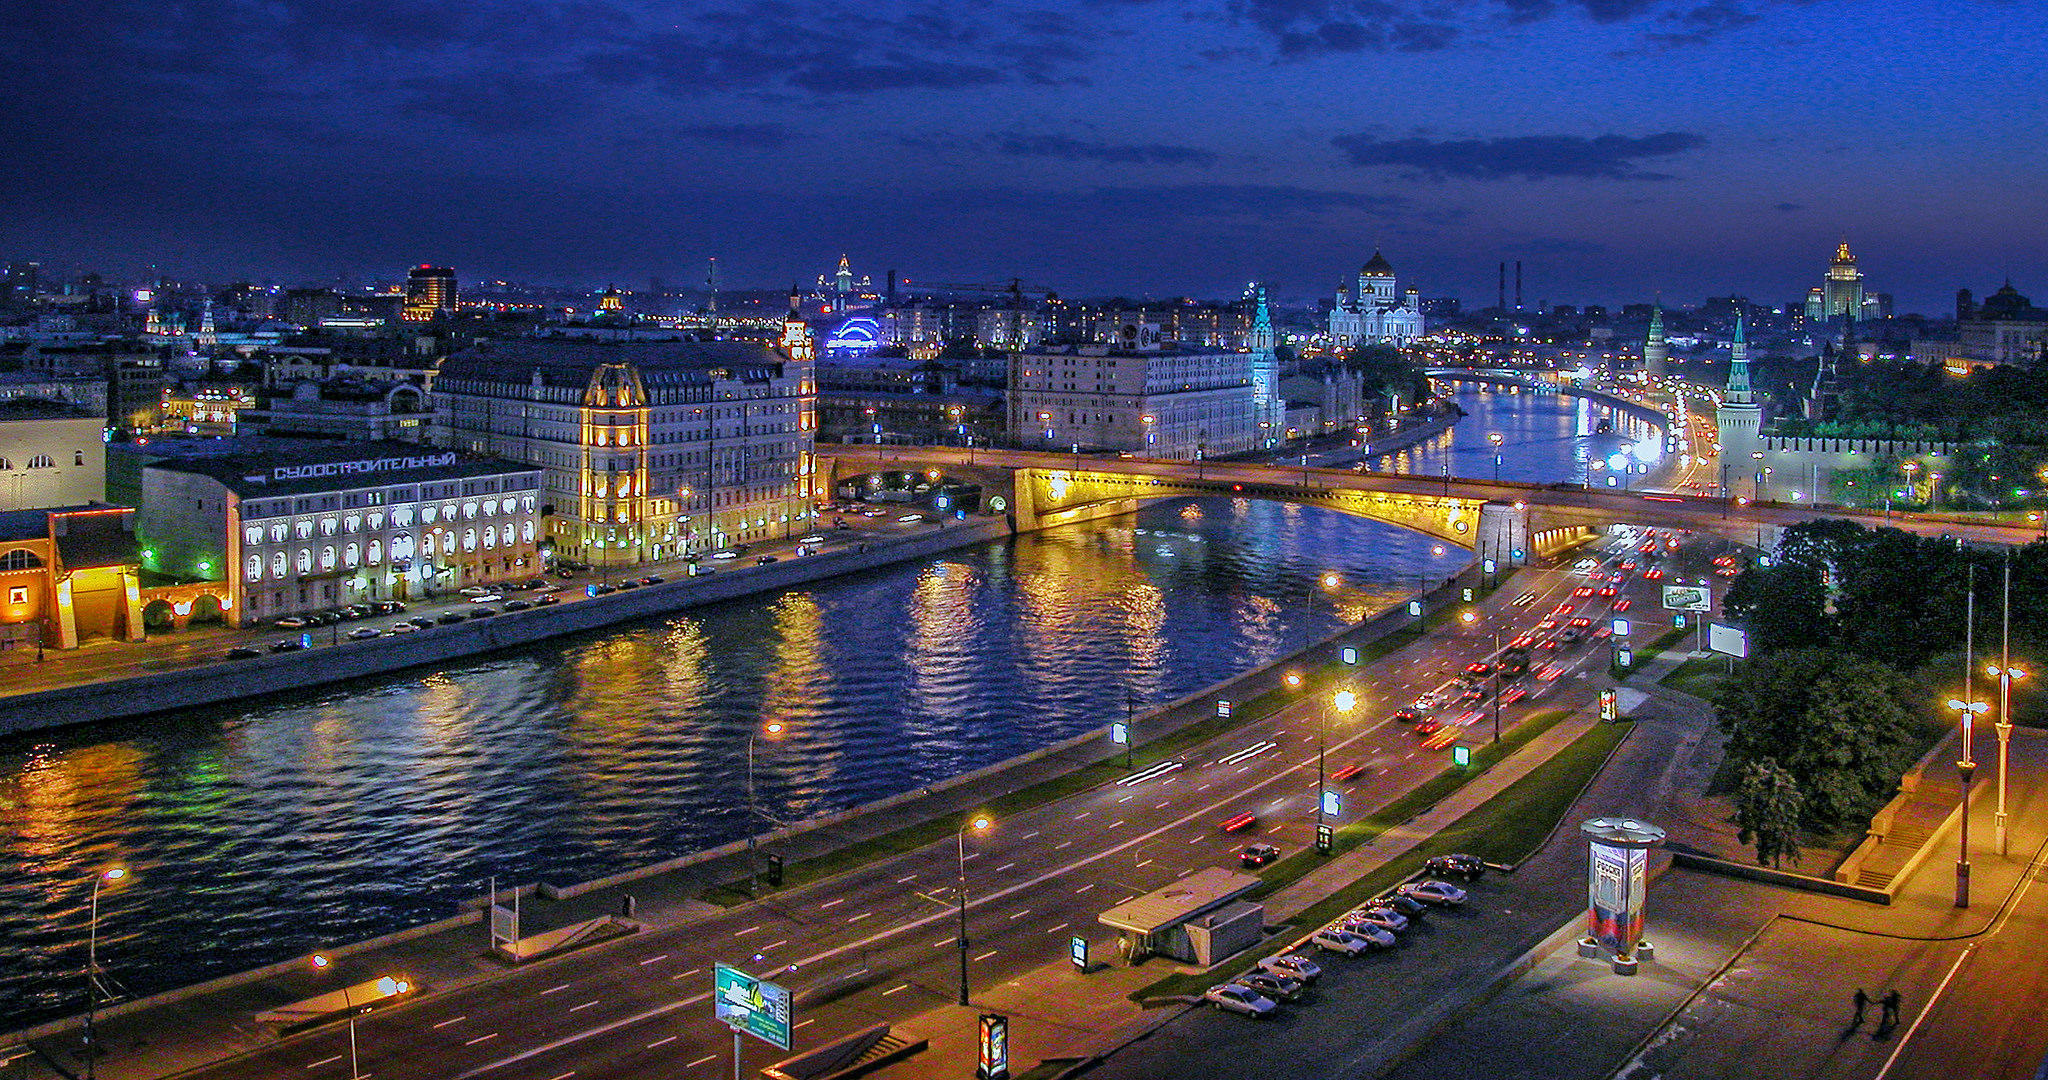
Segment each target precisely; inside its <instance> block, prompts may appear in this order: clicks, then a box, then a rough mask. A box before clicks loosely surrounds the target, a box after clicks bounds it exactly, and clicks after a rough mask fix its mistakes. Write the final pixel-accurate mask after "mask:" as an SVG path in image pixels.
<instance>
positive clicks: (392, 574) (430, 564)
mask: <svg viewBox="0 0 2048 1080" xmlns="http://www.w3.org/2000/svg"><path fill="white" fill-rule="evenodd" d="M233 445H236V446H238V447H241V448H246V447H247V446H249V445H250V444H249V443H246V442H237V443H235V444H233ZM539 492H540V471H539V470H538V469H534V468H531V467H528V466H522V465H518V464H514V463H511V462H506V461H500V460H497V459H493V458H482V457H476V456H472V455H468V454H460V453H456V452H454V451H451V450H434V449H424V448H421V447H418V446H413V445H409V444H406V443H391V442H379V443H336V444H333V445H330V446H323V447H317V448H308V449H295V450H277V451H262V450H258V451H254V452H248V451H246V449H244V451H243V452H236V453H230V454H228V455H225V456H219V457H188V458H172V459H166V460H163V461H157V462H152V463H150V464H148V465H145V466H144V467H143V469H142V500H141V506H140V507H139V508H138V509H137V511H136V518H135V535H136V539H137V542H138V543H139V544H140V545H141V557H142V558H141V561H142V568H143V569H144V570H145V571H147V572H149V573H151V574H153V575H155V576H156V577H157V578H161V579H166V580H171V581H195V582H198V581H223V582H225V584H226V586H227V593H228V595H227V596H226V597H225V598H223V599H222V601H221V606H222V607H223V608H224V609H225V610H226V612H227V613H228V616H227V617H228V620H229V621H230V622H233V623H235V624H237V625H246V624H248V623H251V622H260V621H262V620H265V619H271V618H276V617H278V616H281V615H290V614H294V613H297V612H304V611H317V610H321V609H324V608H333V607H341V606H345V605H348V604H353V603H360V602H363V601H367V600H391V599H398V600H403V599H406V598H408V597H413V596H421V595H432V594H434V593H437V592H446V591H448V590H452V589H457V588H460V587H462V586H465V585H472V584H482V583H489V582H495V581H508V580H516V579H521V578H527V577H532V576H533V575H534V574H536V573H538V572H539V569H540V559H539V540H540V536H539V526H538V521H539V518H540V499H539Z"/></svg>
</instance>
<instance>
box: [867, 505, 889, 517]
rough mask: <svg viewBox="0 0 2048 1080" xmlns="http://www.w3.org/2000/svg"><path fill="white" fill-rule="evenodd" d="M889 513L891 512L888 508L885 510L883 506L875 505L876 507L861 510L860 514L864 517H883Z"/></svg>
mask: <svg viewBox="0 0 2048 1080" xmlns="http://www.w3.org/2000/svg"><path fill="white" fill-rule="evenodd" d="M888 513H889V512H888V511H887V510H884V509H882V508H881V507H879V506H874V507H869V508H868V509H866V510H863V511H861V512H860V516H862V517H864V518H878V517H883V516H885V515H887V514H888Z"/></svg>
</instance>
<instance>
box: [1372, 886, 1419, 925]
mask: <svg viewBox="0 0 2048 1080" xmlns="http://www.w3.org/2000/svg"><path fill="white" fill-rule="evenodd" d="M1365 906H1366V907H1383V908H1387V909H1388V910H1390V911H1398V912H1400V913H1401V914H1403V915H1406V916H1408V921H1409V922H1411V923H1412V922H1414V921H1415V920H1416V918H1417V917H1418V916H1421V915H1425V914H1427V913H1428V912H1429V905H1428V904H1425V903H1423V902H1422V901H1420V900H1417V899H1415V898H1414V897H1412V896H1402V895H1401V894H1400V893H1388V894H1387V895H1385V896H1378V897H1374V898H1373V900H1372V902H1371V903H1369V904H1367V905H1365Z"/></svg>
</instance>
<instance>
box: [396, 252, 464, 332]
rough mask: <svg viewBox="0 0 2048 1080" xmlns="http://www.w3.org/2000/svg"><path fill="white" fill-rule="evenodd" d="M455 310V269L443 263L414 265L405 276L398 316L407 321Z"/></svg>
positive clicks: (425, 320) (423, 318) (449, 313)
mask: <svg viewBox="0 0 2048 1080" xmlns="http://www.w3.org/2000/svg"><path fill="white" fill-rule="evenodd" d="M454 313H455V271H453V270H451V269H449V268H448V267H445V266H426V265H424V264H423V265H420V266H417V267H414V268H413V270H412V272H411V273H408V274H407V275H406V276H405V306H404V307H403V308H401V309H400V310H399V317H400V318H402V319H404V320H405V321H406V322H429V321H431V320H433V319H435V318H438V317H440V316H442V315H452V314H454Z"/></svg>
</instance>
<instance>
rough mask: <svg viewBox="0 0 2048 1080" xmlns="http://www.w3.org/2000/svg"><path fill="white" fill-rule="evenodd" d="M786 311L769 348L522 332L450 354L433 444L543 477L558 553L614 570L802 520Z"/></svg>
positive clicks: (796, 370)
mask: <svg viewBox="0 0 2048 1080" xmlns="http://www.w3.org/2000/svg"><path fill="white" fill-rule="evenodd" d="M814 363H815V354H814V351H813V347H812V343H811V338H810V334H809V332H808V331H807V330H805V329H804V326H803V323H802V321H801V320H800V319H798V318H797V317H796V315H795V313H794V312H792V313H791V315H790V318H789V320H788V321H787V322H786V323H785V324H784V328H783V334H782V337H781V339H780V340H779V341H778V342H777V343H775V344H773V345H769V344H765V343H760V342H747V341H663V342H606V341H582V340H546V339H527V340H519V341H511V342H497V343H492V344H490V345H487V346H480V347H478V348H476V349H474V350H470V351H468V352H463V353H458V354H456V355H455V356H452V357H450V358H449V359H448V360H447V361H445V362H444V363H443V364H442V365H441V371H440V376H439V378H438V379H437V380H436V381H435V383H434V401H435V411H436V413H437V424H438V425H439V426H438V428H437V432H436V442H437V443H438V444H439V445H443V446H448V447H452V448H455V449H460V450H466V451H471V452H476V453H487V454H493V455H497V456H499V457H503V458H507V459H509V460H513V461H518V462H522V463H525V464H527V465H530V466H533V467H535V468H537V469H540V470H541V471H542V477H543V480H542V486H543V490H544V494H543V496H542V499H541V502H542V514H543V517H544V527H545V530H546V534H547V535H546V538H545V539H546V540H547V542H548V543H549V544H550V545H551V551H552V552H553V554H555V555H556V556H558V557H565V558H570V559H574V560H577V561H580V562H584V563H588V564H591V565H627V564H632V563H638V562H643V561H650V560H660V559H668V558H674V557H677V556H683V555H691V554H697V553H702V552H709V551H715V550H717V549H720V548H724V547H729V546H731V545H733V544H739V543H747V542H750V541H755V540H762V539H770V538H777V537H784V536H789V535H792V534H793V533H798V532H801V531H803V530H806V529H807V528H808V527H809V524H810V521H811V519H812V516H813V514H814V513H815V510H814V504H815V500H814V498H813V484H814V477H813V473H814V469H813V463H812V454H813V449H814V447H813V439H814V436H815V431H816V426H817V425H816V419H815V416H814V411H815V407H816V393H817V391H816V387H815V381H814V380H815V375H814Z"/></svg>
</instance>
